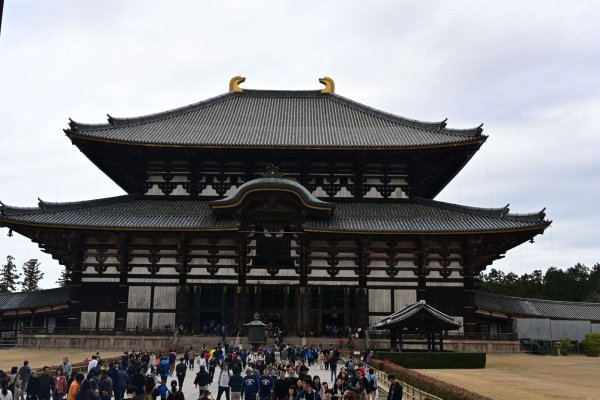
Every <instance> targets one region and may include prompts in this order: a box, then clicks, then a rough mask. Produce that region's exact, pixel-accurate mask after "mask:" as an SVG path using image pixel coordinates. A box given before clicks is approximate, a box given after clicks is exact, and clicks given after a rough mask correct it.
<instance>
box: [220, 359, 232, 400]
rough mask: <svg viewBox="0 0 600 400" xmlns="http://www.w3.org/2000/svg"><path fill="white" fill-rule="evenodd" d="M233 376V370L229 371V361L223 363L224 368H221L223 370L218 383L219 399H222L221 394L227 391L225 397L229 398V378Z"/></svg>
mask: <svg viewBox="0 0 600 400" xmlns="http://www.w3.org/2000/svg"><path fill="white" fill-rule="evenodd" d="M230 378H231V371H229V365H228V364H227V363H223V368H221V372H219V379H218V385H219V389H218V391H217V400H221V395H222V394H223V393H225V398H226V399H227V400H229V389H230V388H229V379H230Z"/></svg>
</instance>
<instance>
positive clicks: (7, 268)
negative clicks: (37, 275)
mask: <svg viewBox="0 0 600 400" xmlns="http://www.w3.org/2000/svg"><path fill="white" fill-rule="evenodd" d="M14 259H15V258H14V257H13V256H6V264H4V265H3V266H2V269H0V292H15V291H16V290H17V285H18V284H19V282H18V281H19V278H20V277H21V275H19V274H17V266H16V265H15V264H14V263H13V261H14Z"/></svg>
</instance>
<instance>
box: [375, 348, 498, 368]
mask: <svg viewBox="0 0 600 400" xmlns="http://www.w3.org/2000/svg"><path fill="white" fill-rule="evenodd" d="M375 357H376V358H377V359H378V360H389V361H391V362H393V363H394V364H398V365H400V366H403V367H405V368H412V369H432V368H436V369H439V368H448V369H450V368H485V361H486V358H485V353H471V352H459V351H456V352H454V351H452V352H442V353H436V352H433V353H429V352H390V351H378V352H377V353H376V356H375Z"/></svg>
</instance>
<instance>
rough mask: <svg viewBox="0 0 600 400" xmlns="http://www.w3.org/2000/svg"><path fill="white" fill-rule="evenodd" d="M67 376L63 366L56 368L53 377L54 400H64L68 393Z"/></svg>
mask: <svg viewBox="0 0 600 400" xmlns="http://www.w3.org/2000/svg"><path fill="white" fill-rule="evenodd" d="M67 389H68V388H67V378H66V377H65V376H64V375H63V370H62V368H58V369H57V370H56V375H55V376H54V377H53V378H52V397H53V398H54V400H62V399H63V398H64V397H65V394H67Z"/></svg>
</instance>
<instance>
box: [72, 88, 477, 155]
mask: <svg viewBox="0 0 600 400" xmlns="http://www.w3.org/2000/svg"><path fill="white" fill-rule="evenodd" d="M69 126H70V128H69V129H68V130H66V131H65V132H66V133H67V135H69V136H70V137H71V138H83V139H85V138H88V139H93V140H101V141H110V142H120V143H134V144H152V145H160V146H184V147H186V146H198V147H239V148H248V147H250V148H252V147H255V148H256V147H259V148H357V149H359V148H373V149H378V148H407V147H408V148H412V147H430V146H440V145H441V146H443V145H456V144H461V143H474V142H482V141H483V140H485V138H486V136H483V135H482V134H481V132H482V129H481V127H477V128H473V129H465V130H457V129H447V128H446V122H445V121H441V122H432V123H428V122H420V121H415V120H410V119H406V118H402V117H399V116H396V115H392V114H389V113H386V112H383V111H379V110H376V109H373V108H371V107H368V106H365V105H363V104H360V103H357V102H355V101H352V100H350V99H347V98H345V97H342V96H339V95H337V94H322V93H321V92H320V91H318V90H317V91H270V90H244V92H243V93H226V94H223V95H220V96H217V97H214V98H211V99H208V100H205V101H201V102H199V103H196V104H192V105H189V106H186V107H182V108H179V109H175V110H171V111H166V112H162V113H157V114H153V115H147V116H143V117H137V118H115V117H110V116H109V123H108V124H99V125H89V124H82V123H78V122H74V121H71V122H70V124H69Z"/></svg>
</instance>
